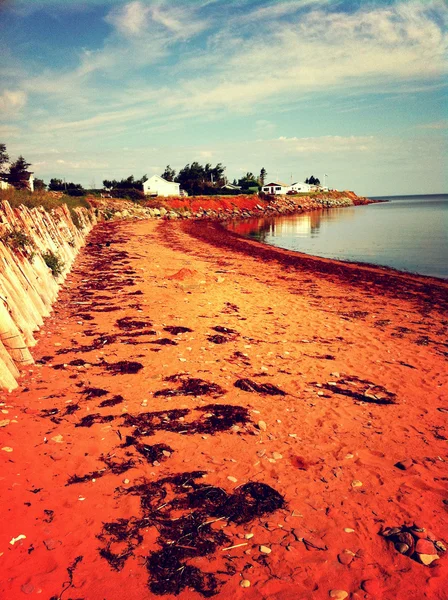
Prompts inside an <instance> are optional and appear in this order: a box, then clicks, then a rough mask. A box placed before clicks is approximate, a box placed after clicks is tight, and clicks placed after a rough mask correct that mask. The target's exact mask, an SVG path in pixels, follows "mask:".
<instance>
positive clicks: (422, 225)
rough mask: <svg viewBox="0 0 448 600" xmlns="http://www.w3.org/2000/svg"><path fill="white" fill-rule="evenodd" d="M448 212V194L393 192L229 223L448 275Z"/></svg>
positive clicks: (261, 235)
mask: <svg viewBox="0 0 448 600" xmlns="http://www.w3.org/2000/svg"><path fill="white" fill-rule="evenodd" d="M447 215H448V198H447V196H440V197H418V198H415V197H413V198H397V199H396V201H395V199H394V198H391V199H390V202H386V203H381V204H371V205H369V206H357V207H346V208H333V209H328V210H316V211H314V212H311V213H307V214H302V215H286V216H280V217H263V218H253V219H247V220H244V221H239V222H238V221H235V222H232V223H230V224H229V225H228V227H229V229H231V230H233V231H235V232H236V233H238V234H240V235H244V236H246V237H250V238H252V239H255V240H258V241H260V242H264V243H267V244H271V245H274V246H280V247H282V248H286V249H288V250H295V251H298V252H304V253H307V254H313V255H316V256H324V257H328V258H336V259H338V260H348V261H359V262H366V263H375V264H378V265H384V266H389V267H394V268H396V269H400V270H403V271H410V272H415V273H421V274H423V275H433V276H436V277H444V278H447V277H448V249H447V239H446V231H447Z"/></svg>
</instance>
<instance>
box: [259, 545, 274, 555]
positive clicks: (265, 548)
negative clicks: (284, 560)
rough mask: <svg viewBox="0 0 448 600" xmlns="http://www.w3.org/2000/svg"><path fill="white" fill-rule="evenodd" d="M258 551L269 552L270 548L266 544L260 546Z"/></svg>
mask: <svg viewBox="0 0 448 600" xmlns="http://www.w3.org/2000/svg"><path fill="white" fill-rule="evenodd" d="M260 552H261V553H262V554H270V553H271V552H272V550H271V549H270V548H268V546H260Z"/></svg>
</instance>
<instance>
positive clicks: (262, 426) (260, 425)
mask: <svg viewBox="0 0 448 600" xmlns="http://www.w3.org/2000/svg"><path fill="white" fill-rule="evenodd" d="M257 425H258V429H260V431H266V430H267V428H268V427H267V425H266V423H265V422H264V421H258V423H257Z"/></svg>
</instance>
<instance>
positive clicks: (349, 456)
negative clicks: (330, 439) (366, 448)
mask: <svg viewBox="0 0 448 600" xmlns="http://www.w3.org/2000/svg"><path fill="white" fill-rule="evenodd" d="M344 458H345V459H347V460H348V459H350V458H354V455H353V454H350V452H349V453H348V454H346V455H345V456H344Z"/></svg>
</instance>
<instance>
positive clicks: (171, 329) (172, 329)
mask: <svg viewBox="0 0 448 600" xmlns="http://www.w3.org/2000/svg"><path fill="white" fill-rule="evenodd" d="M163 329H164V330H165V331H168V333H172V334H173V335H179V333H188V332H192V331H193V330H192V329H190V328H189V327H176V325H167V326H166V327H164V328H163Z"/></svg>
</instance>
